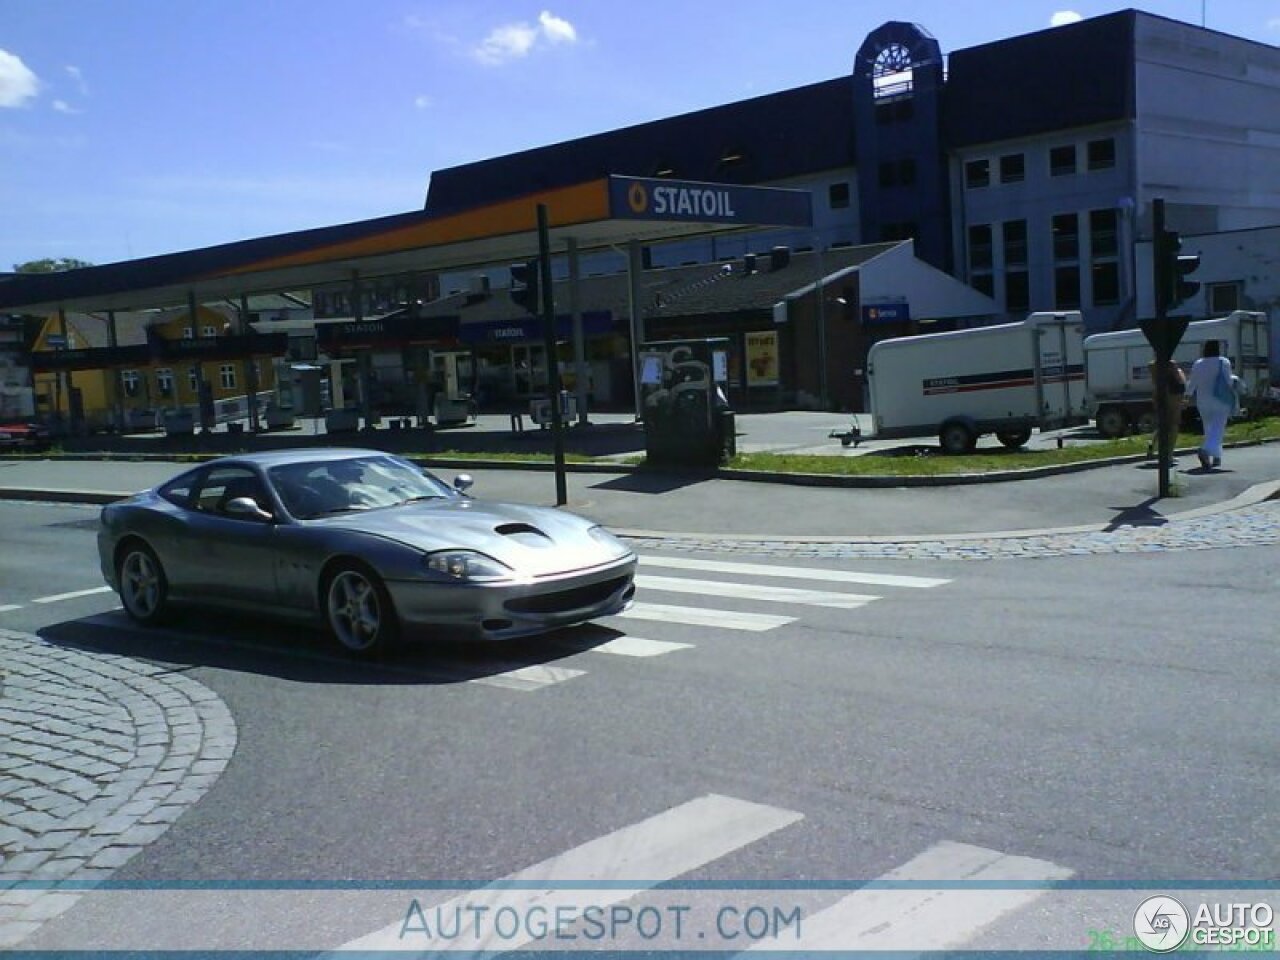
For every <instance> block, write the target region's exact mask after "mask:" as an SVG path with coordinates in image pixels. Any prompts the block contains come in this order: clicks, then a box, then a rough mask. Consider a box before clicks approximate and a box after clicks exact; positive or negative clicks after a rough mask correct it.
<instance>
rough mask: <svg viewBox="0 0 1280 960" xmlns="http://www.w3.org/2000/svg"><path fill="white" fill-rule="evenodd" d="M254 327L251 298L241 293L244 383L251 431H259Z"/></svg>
mask: <svg viewBox="0 0 1280 960" xmlns="http://www.w3.org/2000/svg"><path fill="white" fill-rule="evenodd" d="M252 334H253V328H252V327H250V326H249V298H248V297H247V296H245V295H244V294H243V293H242V294H240V336H242V337H245V338H246V339H245V343H246V344H248V346H247V347H246V348H245V356H244V384H245V392H246V393H247V394H248V397H247V398H246V400H247V401H248V402H247V406H248V408H249V432H250V433H257V432H258V426H259V424H258V362H257V359H256V358H255V357H254V355H253V342H252V340H251V339H249V338H250V337H251V335H252Z"/></svg>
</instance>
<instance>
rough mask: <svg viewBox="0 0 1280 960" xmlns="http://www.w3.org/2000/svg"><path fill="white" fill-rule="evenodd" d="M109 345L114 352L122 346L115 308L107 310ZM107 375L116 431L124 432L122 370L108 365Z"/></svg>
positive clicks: (148, 371)
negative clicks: (109, 382) (117, 328)
mask: <svg viewBox="0 0 1280 960" xmlns="http://www.w3.org/2000/svg"><path fill="white" fill-rule="evenodd" d="M107 346H108V347H109V348H111V350H112V352H114V351H115V349H116V348H117V347H119V346H120V337H119V333H118V331H117V330H116V312H115V311H114V310H108V311H107ZM145 372H146V375H147V379H148V380H150V379H151V370H150V369H149V368H148V369H147V370H146V371H145ZM107 376H108V377H110V378H111V410H112V413H113V415H114V416H115V420H116V432H117V433H120V434H123V433H124V432H125V431H124V390H123V389H121V383H120V371H119V369H117V368H116V367H115V366H113V365H108V366H107Z"/></svg>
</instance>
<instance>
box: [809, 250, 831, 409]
mask: <svg viewBox="0 0 1280 960" xmlns="http://www.w3.org/2000/svg"><path fill="white" fill-rule="evenodd" d="M813 248H814V250H816V251H817V253H818V282H817V283H816V284H815V285H814V292H815V294H816V295H817V297H818V402H819V403H820V404H821V405H822V409H823V411H826V410H827V409H829V407H830V403H829V402H828V399H827V295H826V289H825V280H826V271H825V269H824V268H823V263H822V238H821V237H818V238H817V240H816V241H815V243H814V245H813Z"/></svg>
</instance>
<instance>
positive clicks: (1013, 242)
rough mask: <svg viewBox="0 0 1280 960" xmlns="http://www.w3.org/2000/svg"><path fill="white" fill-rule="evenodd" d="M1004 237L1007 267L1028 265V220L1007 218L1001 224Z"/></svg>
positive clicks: (1005, 263)
mask: <svg viewBox="0 0 1280 960" xmlns="http://www.w3.org/2000/svg"><path fill="white" fill-rule="evenodd" d="M1001 234H1002V235H1003V239H1004V265H1005V266H1006V267H1025V266H1026V265H1027V221H1025V220H1006V221H1005V222H1004V224H1003V225H1002V226H1001Z"/></svg>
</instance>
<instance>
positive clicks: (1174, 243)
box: [1156, 230, 1200, 310]
mask: <svg viewBox="0 0 1280 960" xmlns="http://www.w3.org/2000/svg"><path fill="white" fill-rule="evenodd" d="M1181 249H1182V238H1181V237H1180V236H1178V234H1177V232H1176V231H1173V230H1162V231H1161V232H1160V233H1159V234H1157V236H1156V303H1157V307H1158V308H1159V309H1161V310H1172V309H1173V308H1174V307H1176V306H1178V305H1179V304H1181V303H1185V302H1186V301H1187V300H1189V299H1191V298H1192V297H1194V296H1195V295H1196V293H1197V292H1198V291H1199V290H1200V284H1199V283H1198V282H1197V281H1195V280H1188V279H1187V276H1188V275H1189V274H1192V273H1195V272H1196V271H1197V270H1199V269H1200V257H1199V255H1198V254H1184V253H1179V251H1180V250H1181Z"/></svg>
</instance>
